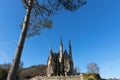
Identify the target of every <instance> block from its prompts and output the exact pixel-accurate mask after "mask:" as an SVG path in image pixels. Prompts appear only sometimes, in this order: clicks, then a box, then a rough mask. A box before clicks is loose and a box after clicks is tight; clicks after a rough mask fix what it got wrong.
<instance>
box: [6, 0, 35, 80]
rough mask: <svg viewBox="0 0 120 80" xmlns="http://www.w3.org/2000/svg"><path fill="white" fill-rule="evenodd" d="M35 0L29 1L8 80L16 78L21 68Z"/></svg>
mask: <svg viewBox="0 0 120 80" xmlns="http://www.w3.org/2000/svg"><path fill="white" fill-rule="evenodd" d="M33 1H34V0H29V2H28V6H27V10H26V14H25V17H24V22H23V26H22V31H21V34H20V38H19V41H18V46H17V48H16V51H15V56H14V59H13V61H12V65H11V68H10V71H9V73H8V76H7V80H16V75H17V70H18V68H19V63H20V59H21V54H22V50H23V46H24V43H25V38H26V35H27V31H28V25H29V21H30V13H31V9H32V4H33Z"/></svg>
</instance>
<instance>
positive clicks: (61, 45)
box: [59, 38, 63, 62]
mask: <svg viewBox="0 0 120 80" xmlns="http://www.w3.org/2000/svg"><path fill="white" fill-rule="evenodd" d="M62 56H63V44H62V38H61V39H60V56H59V62H61V60H62Z"/></svg>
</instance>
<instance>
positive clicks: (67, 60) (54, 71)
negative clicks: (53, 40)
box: [46, 39, 74, 77]
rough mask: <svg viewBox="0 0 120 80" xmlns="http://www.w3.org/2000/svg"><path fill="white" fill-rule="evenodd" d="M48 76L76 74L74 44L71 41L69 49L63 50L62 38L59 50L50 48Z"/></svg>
mask: <svg viewBox="0 0 120 80" xmlns="http://www.w3.org/2000/svg"><path fill="white" fill-rule="evenodd" d="M46 73H47V76H48V77H50V76H70V75H73V74H74V66H73V59H72V46H71V42H70V41H69V43H68V52H67V50H64V51H63V44H62V39H61V40H60V47H59V51H58V52H56V53H54V52H53V51H52V48H51V49H50V52H49V56H48V61H47V70H46Z"/></svg>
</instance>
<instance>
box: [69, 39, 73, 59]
mask: <svg viewBox="0 0 120 80" xmlns="http://www.w3.org/2000/svg"><path fill="white" fill-rule="evenodd" d="M69 56H70V59H71V60H72V46H71V42H70V40H69Z"/></svg>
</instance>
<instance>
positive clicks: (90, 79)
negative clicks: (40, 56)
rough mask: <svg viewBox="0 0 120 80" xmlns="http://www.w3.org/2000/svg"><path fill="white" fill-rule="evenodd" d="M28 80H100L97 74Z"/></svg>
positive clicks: (39, 77) (38, 77)
mask: <svg viewBox="0 0 120 80" xmlns="http://www.w3.org/2000/svg"><path fill="white" fill-rule="evenodd" d="M29 80H101V78H100V76H99V75H98V74H85V73H83V74H80V75H75V76H66V77H64V76H53V77H46V76H43V77H42V76H36V77H34V78H32V79H29Z"/></svg>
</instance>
